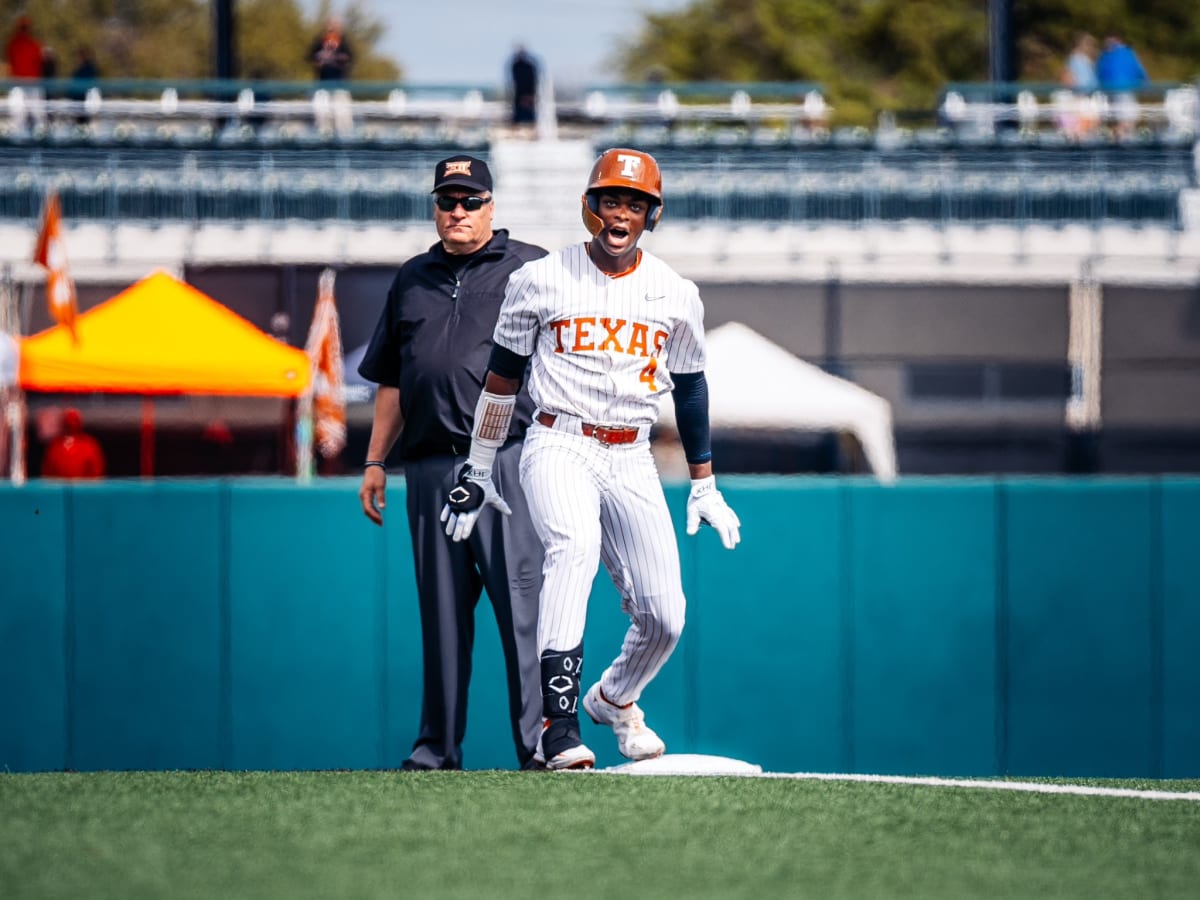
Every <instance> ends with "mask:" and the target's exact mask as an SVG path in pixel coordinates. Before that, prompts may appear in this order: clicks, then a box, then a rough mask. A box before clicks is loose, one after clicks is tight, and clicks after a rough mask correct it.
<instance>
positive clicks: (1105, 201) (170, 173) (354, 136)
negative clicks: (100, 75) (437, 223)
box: [0, 83, 1196, 228]
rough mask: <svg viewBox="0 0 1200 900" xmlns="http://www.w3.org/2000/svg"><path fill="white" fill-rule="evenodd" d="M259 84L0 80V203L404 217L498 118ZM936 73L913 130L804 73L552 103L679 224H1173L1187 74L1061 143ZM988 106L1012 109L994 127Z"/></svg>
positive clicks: (1186, 165)
mask: <svg viewBox="0 0 1200 900" xmlns="http://www.w3.org/2000/svg"><path fill="white" fill-rule="evenodd" d="M218 87H219V89H218ZM256 87H257V94H256V93H255V88H251V87H246V86H242V87H240V89H235V88H237V85H221V84H220V83H214V85H209V84H207V83H200V84H181V85H180V86H179V87H178V88H176V87H172V86H170V85H169V84H159V83H153V84H145V83H114V84H112V85H105V86H104V90H105V91H106V92H107V93H106V94H105V96H106V98H107V97H109V95H111V94H113V93H121V92H123V93H124V94H126V95H132V96H129V97H127V98H123V99H111V98H109V99H104V100H100V99H98V98H99V96H100V94H99V93H93V92H98V91H99V88H96V87H93V88H92V92H89V94H88V96H89V97H90V98H91V99H90V100H87V99H79V92H78V88H77V87H76V89H75V97H74V99H72V98H71V96H70V94H69V93H68V91H67V90H66V88H64V89H63V90H60V91H58V92H57V93H56V94H55V96H56V97H57V98H58V99H53V100H48V99H42V100H36V101H35V100H34V99H33V98H32V97H30V96H26V93H27V91H25V90H24V89H22V88H21V87H14V86H10V87H9V91H8V94H7V95H5V96H3V98H2V99H0V220H8V221H14V220H25V221H28V220H32V219H33V218H35V217H36V215H37V213H38V210H39V209H40V205H41V200H42V197H43V196H44V195H45V192H46V191H47V190H48V189H49V188H51V187H53V188H56V189H57V190H58V191H59V194H60V196H61V198H62V202H63V210H64V214H65V215H66V216H67V217H68V218H70V219H71V220H73V221H78V220H94V221H108V222H116V221H179V222H189V223H203V222H207V221H215V222H224V221H260V222H268V223H269V222H280V221H289V220H301V221H315V222H327V221H329V222H343V223H347V222H348V223H373V222H391V223H396V222H406V221H415V220H421V219H423V218H424V217H425V215H426V213H427V211H428V210H427V208H426V207H427V203H426V200H427V197H426V194H427V189H426V186H425V181H426V180H427V179H426V177H425V176H426V174H427V170H428V168H429V166H430V165H431V163H432V161H433V160H434V159H435V158H438V157H439V156H441V155H444V154H445V153H446V152H453V151H459V150H468V151H471V152H475V153H477V154H478V155H482V156H487V153H488V149H489V146H490V142H491V134H492V133H493V132H494V130H495V129H496V128H497V127H499V126H500V124H501V123H502V121H503V117H504V107H503V102H502V100H501V99H500V98H497V97H495V96H492V95H489V94H486V93H485V92H484V91H482V90H480V89H478V88H471V87H464V88H462V89H458V90H457V91H455V90H453V89H449V88H431V89H430V90H429V91H428V92H427V94H421V93H420V92H419V91H402V90H399V89H397V88H396V87H395V86H391V88H390V90H387V91H386V92H385V90H384V87H385V86H380V85H365V86H359V87H356V89H355V90H356V91H357V94H356V95H355V96H353V97H352V96H351V95H350V94H349V93H348V92H334V93H333V94H330V93H329V92H327V91H321V90H314V89H313V86H312V85H304V86H299V85H280V84H272V85H268V86H256ZM953 87H954V90H948V91H947V92H946V94H945V96H944V98H943V100H942V102H941V107H940V109H941V111H942V118H943V120H944V122H946V123H947V124H944V125H943V126H942V127H939V128H927V129H923V130H916V131H913V130H907V129H898V128H895V126H894V123H893V122H892V121H891V120H890V119H885V120H884V122H883V123H882V125H881V127H880V128H879V129H877V130H875V131H870V130H867V129H862V128H854V129H837V130H832V131H831V130H830V129H829V128H828V127H827V121H826V120H827V117H828V113H829V110H828V108H827V107H826V106H825V104H824V101H823V100H821V96H820V92H819V87H818V86H814V85H793V86H780V85H765V86H762V85H760V86H736V85H725V86H671V87H670V88H666V87H664V86H661V85H659V86H640V87H637V88H631V87H629V86H610V87H607V88H592V89H589V90H588V91H586V92H585V93H584V94H583V95H581V96H580V97H578V98H566V99H563V100H561V102H560V103H559V104H558V107H557V110H558V112H559V115H561V117H562V119H563V121H564V123H574V124H573V126H572V127H575V128H576V129H577V130H578V129H581V128H582V129H583V131H582V133H584V134H586V135H588V139H589V140H591V141H592V143H593V145H594V146H595V147H596V148H597V149H602V148H604V147H608V146H615V145H622V144H630V145H634V146H639V147H642V148H644V149H646V150H649V151H651V152H653V153H655V154H656V155H657V156H659V158H660V160H661V161H662V162H663V163H664V166H665V167H667V168H668V169H669V171H670V172H671V178H672V199H671V207H672V217H673V218H675V219H679V220H685V221H694V222H704V221H710V220H722V221H730V222H739V221H761V222H768V223H781V224H792V225H812V224H819V223H826V222H835V223H842V224H847V223H848V224H852V225H853V224H857V223H875V222H883V223H889V222H904V221H907V220H916V221H921V222H927V223H934V224H939V225H948V224H954V223H962V222H974V223H980V224H988V223H1004V224H1009V225H1016V226H1022V225H1025V224H1029V223H1038V224H1051V225H1055V224H1073V223H1074V224H1079V223H1082V224H1088V225H1100V224H1102V223H1104V222H1110V221H1116V222H1121V223H1125V224H1133V225H1141V224H1155V225H1159V226H1165V227H1168V228H1178V227H1180V225H1181V215H1180V205H1181V204H1180V197H1181V194H1182V193H1183V192H1184V191H1187V190H1189V189H1191V188H1194V187H1195V186H1196V165H1195V161H1194V153H1193V146H1192V145H1193V142H1194V140H1195V135H1196V127H1195V119H1196V111H1195V104H1194V103H1192V104H1191V105H1190V106H1189V105H1188V103H1187V102H1185V101H1187V100H1188V99H1189V98H1191V99H1193V100H1194V93H1195V92H1194V90H1192V91H1191V93H1190V94H1189V93H1187V89H1183V88H1173V89H1166V88H1164V89H1163V90H1162V92H1161V94H1162V96H1161V97H1160V98H1159V99H1160V101H1161V102H1158V103H1157V104H1154V103H1148V104H1146V106H1145V116H1146V119H1145V121H1146V123H1147V127H1145V128H1143V129H1142V131H1141V132H1139V133H1138V134H1136V135H1135V137H1133V138H1130V139H1123V140H1120V141H1117V140H1115V139H1112V138H1109V137H1107V136H1105V135H1104V133H1103V132H1099V131H1097V132H1096V133H1094V134H1091V135H1089V136H1087V137H1086V138H1073V139H1067V138H1066V137H1065V136H1064V134H1063V133H1062V131H1061V130H1059V129H1057V128H1055V127H1054V122H1055V118H1054V115H1053V112H1054V107H1053V106H1052V105H1047V104H1046V103H1042V104H1039V103H1038V100H1037V98H1036V96H1035V94H1034V92H1033V91H1026V92H1025V94H1023V95H1022V97H1021V98H1020V102H1014V103H1010V104H1004V103H998V102H997V99H996V97H995V95H994V93H988V92H976V93H974V94H972V93H971V92H970V91H967V90H966V89H965V88H964V87H963V86H953ZM747 88H749V89H747ZM2 89H3V86H0V90H2ZM303 92H307V93H306V94H305V93H303ZM256 97H257V98H259V99H257V100H256ZM262 97H272V98H277V99H269V100H263V99H261V98H262ZM1168 98H1169V99H1170V103H1168V102H1167V99H1168ZM39 104H40V105H39ZM947 110H949V112H947ZM5 116H7V118H5ZM1006 116H1008V117H1010V118H1012V119H1013V122H1014V124H1019V125H1020V126H1021V127H1020V128H1016V127H1014V128H1004V127H997V123H999V124H1000V125H1001V126H1002V125H1003V124H1004V122H1005V121H1006ZM985 121H986V122H987V127H980V126H979V123H980V122H985ZM964 123H965V124H964ZM1189 123H1190V124H1189ZM968 126H969V127H968Z"/></svg>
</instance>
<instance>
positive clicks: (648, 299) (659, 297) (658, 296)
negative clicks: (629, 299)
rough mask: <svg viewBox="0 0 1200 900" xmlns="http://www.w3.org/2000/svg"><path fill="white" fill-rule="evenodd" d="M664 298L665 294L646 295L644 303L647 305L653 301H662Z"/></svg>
mask: <svg viewBox="0 0 1200 900" xmlns="http://www.w3.org/2000/svg"><path fill="white" fill-rule="evenodd" d="M666 296H667V295H666V294H647V295H646V302H647V303H649V302H651V301H653V300H662V299H664V298H665V297H666Z"/></svg>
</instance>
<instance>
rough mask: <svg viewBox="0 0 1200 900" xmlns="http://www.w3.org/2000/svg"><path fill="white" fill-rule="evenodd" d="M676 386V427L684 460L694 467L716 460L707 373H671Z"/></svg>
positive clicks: (674, 393) (673, 392) (674, 392)
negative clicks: (709, 410)
mask: <svg viewBox="0 0 1200 900" xmlns="http://www.w3.org/2000/svg"><path fill="white" fill-rule="evenodd" d="M671 379H672V380H673V381H674V382H675V390H674V391H672V394H673V395H674V400H675V425H676V427H677V428H678V429H679V442H680V443H681V444H683V455H684V458H685V459H686V460H687V461H688V462H689V463H691V464H692V465H697V464H699V463H704V462H708V461H709V460H710V459H712V437H711V435H710V434H709V430H708V380H707V379H706V378H705V377H704V373H703V372H689V373H687V374H684V375H676V374H675V373H674V372H672V373H671Z"/></svg>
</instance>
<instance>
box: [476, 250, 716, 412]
mask: <svg viewBox="0 0 1200 900" xmlns="http://www.w3.org/2000/svg"><path fill="white" fill-rule="evenodd" d="M494 340H495V342H496V343H497V344H499V345H500V346H502V347H504V348H506V349H508V350H511V351H512V352H514V353H517V354H520V355H521V356H532V357H533V366H532V370H531V374H530V380H529V393H530V395H531V396H532V397H533V401H534V403H536V404H537V406H538V408H539V409H544V410H546V411H547V412H552V413H567V414H570V415H574V416H578V417H579V418H581V419H583V420H584V421H586V422H596V423H609V424H624V425H653V424H654V423H655V422H656V421H658V406H659V402H660V400H661V398H662V396H663V394H665V393H667V392H668V391H670V390H671V388H672V387H673V386H674V385H673V383H672V381H671V376H670V372H676V373H679V374H683V373H689V372H700V371H702V370H703V369H704V363H705V344H704V307H703V304H702V303H701V302H700V292H699V290H698V289H697V288H696V285H695V284H694V283H693V282H691V281H688V280H687V279H686V278H682V277H680V276H679V275H677V274H676V273H675V272H674V271H673V270H672V269H671V268H670V266H668V265H667V264H666V263H665V262H663V261H662V260H661V259H659V258H658V257H656V256H654V255H652V254H651V253H649V252H647V251H645V250H643V251H642V258H641V262H640V263H639V264H638V266H637V268H635V269H634V270H633V271H632V272H630V273H628V274H626V275H622V276H620V277H618V278H612V277H610V276H608V275H606V274H605V273H604V272H601V271H600V270H599V269H598V268H596V265H595V263H593V262H592V260H591V258H590V257H589V256H588V252H587V244H586V243H581V244H575V245H572V246H570V247H566V248H564V249H562V250H559V251H557V252H556V253H551V254H550V255H549V256H546V257H543V258H542V259H537V260H532V261H530V262H528V263H526V264H525V265H524V266H522V267H521V268H520V269H518V270H517V271H516V272H514V273H513V274H512V275H511V276H510V277H509V280H508V288H507V290H506V292H505V296H504V303H503V305H502V306H501V308H500V318H499V321H497V323H496V331H495V336H494ZM668 370H670V371H668Z"/></svg>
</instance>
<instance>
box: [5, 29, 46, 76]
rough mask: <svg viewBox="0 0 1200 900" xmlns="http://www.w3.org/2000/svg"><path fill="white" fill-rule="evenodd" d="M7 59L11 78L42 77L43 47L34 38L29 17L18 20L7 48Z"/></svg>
mask: <svg viewBox="0 0 1200 900" xmlns="http://www.w3.org/2000/svg"><path fill="white" fill-rule="evenodd" d="M5 58H6V59H7V60H8V75H9V77H10V78H41V77H42V45H41V44H39V43H38V41H37V38H35V37H34V36H33V22H32V20H31V19H30V18H29V16H21V17H20V18H19V19H17V23H16V25H15V26H14V27H13V33H12V36H11V37H10V38H9V39H8V46H7V47H6V48H5Z"/></svg>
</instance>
